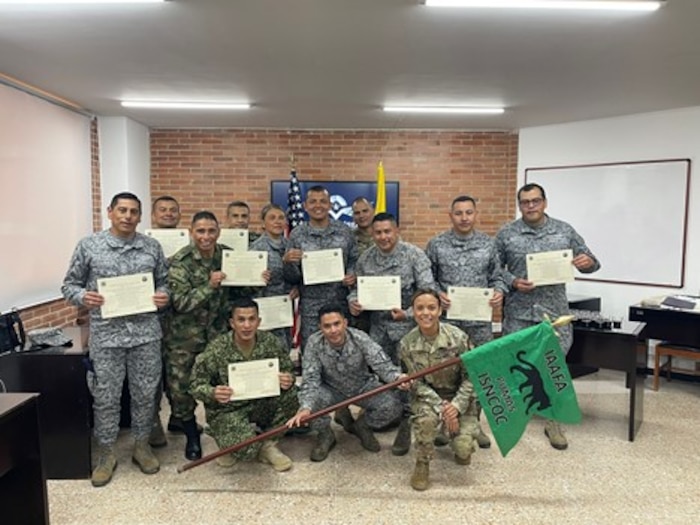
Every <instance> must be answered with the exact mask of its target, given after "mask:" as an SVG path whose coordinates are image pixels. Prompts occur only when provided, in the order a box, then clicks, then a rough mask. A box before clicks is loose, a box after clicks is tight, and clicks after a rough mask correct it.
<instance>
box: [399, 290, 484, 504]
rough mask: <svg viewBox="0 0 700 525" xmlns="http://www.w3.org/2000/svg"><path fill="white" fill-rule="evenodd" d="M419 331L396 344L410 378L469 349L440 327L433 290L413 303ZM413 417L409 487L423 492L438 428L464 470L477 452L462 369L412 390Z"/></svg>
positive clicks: (459, 336)
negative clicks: (413, 457) (413, 452)
mask: <svg viewBox="0 0 700 525" xmlns="http://www.w3.org/2000/svg"><path fill="white" fill-rule="evenodd" d="M412 306H413V315H414V317H415V319H416V322H417V323H418V326H417V327H416V328H414V329H413V330H411V331H410V332H409V333H408V334H407V335H406V336H404V338H403V339H401V343H400V350H399V353H400V356H401V362H402V363H403V365H404V366H405V368H406V370H407V371H408V372H409V373H414V372H417V371H419V370H422V369H424V368H427V367H429V366H433V365H437V364H439V363H441V362H443V361H445V360H446V359H450V358H453V357H456V356H459V355H460V354H462V353H464V352H466V351H468V350H470V349H471V346H472V345H471V343H470V341H469V336H467V334H465V333H464V332H462V331H461V330H460V329H459V328H457V327H455V326H453V325H450V324H447V323H441V322H440V315H441V314H442V308H441V306H440V297H439V296H438V294H437V293H436V292H435V291H434V290H419V291H418V292H416V294H415V296H414V298H413V303H412ZM411 411H412V412H413V416H412V418H411V420H412V423H413V431H414V434H415V438H416V466H415V469H414V471H413V474H412V476H411V486H412V487H413V488H414V489H416V490H425V489H427V488H428V485H429V464H430V460H431V459H432V458H433V454H434V445H433V443H434V440H435V437H436V436H437V433H438V426H440V425H442V426H443V427H444V428H443V430H444V431H445V432H446V433H447V434H448V436H449V437H450V438H451V445H452V450H453V451H454V454H455V462H457V464H458V465H468V464H469V463H470V461H471V455H472V453H473V452H474V450H475V443H476V435H477V432H478V422H477V418H476V414H477V409H476V399H475V397H474V387H473V385H472V383H471V381H470V380H469V378H468V377H467V374H466V372H465V370H464V368H463V367H462V365H461V364H460V365H455V366H452V367H449V368H444V369H442V370H439V371H437V372H434V373H432V374H429V375H427V376H424V377H422V378H420V379H417V380H416V381H415V382H414V383H413V386H412V388H411Z"/></svg>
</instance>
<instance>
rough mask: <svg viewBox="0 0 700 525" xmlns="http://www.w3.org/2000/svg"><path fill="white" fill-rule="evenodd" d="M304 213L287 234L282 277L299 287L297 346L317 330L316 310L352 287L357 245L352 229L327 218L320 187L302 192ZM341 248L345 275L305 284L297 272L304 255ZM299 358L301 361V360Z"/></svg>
mask: <svg viewBox="0 0 700 525" xmlns="http://www.w3.org/2000/svg"><path fill="white" fill-rule="evenodd" d="M304 210H306V213H307V214H308V216H309V222H308V223H304V224H301V225H299V226H297V227H296V228H294V229H293V230H292V232H291V233H290V235H289V249H288V250H287V254H286V258H285V265H284V278H285V280H286V281H288V282H290V283H292V284H295V285H297V286H298V287H299V314H300V317H301V346H302V348H303V347H304V346H306V341H307V340H308V338H309V336H310V335H311V334H312V333H314V332H315V331H316V330H318V310H319V308H321V307H322V306H323V305H325V304H327V303H329V302H344V301H345V297H346V296H347V293H348V287H350V286H354V285H355V262H356V261H357V245H356V244H355V238H354V236H353V233H352V230H351V229H350V228H349V227H348V226H346V225H345V224H343V223H342V222H340V221H337V220H335V219H331V217H330V215H329V214H330V211H331V198H330V194H329V193H328V190H327V189H326V188H324V187H323V186H312V187H311V188H309V189H308V191H307V192H306V200H305V201H304ZM333 248H341V249H342V251H343V264H344V267H345V275H344V276H343V279H342V281H339V282H334V283H323V284H312V285H308V286H307V285H305V284H304V282H303V276H302V272H301V260H302V258H303V256H304V252H312V251H316V250H330V249H333ZM302 359H303V358H302Z"/></svg>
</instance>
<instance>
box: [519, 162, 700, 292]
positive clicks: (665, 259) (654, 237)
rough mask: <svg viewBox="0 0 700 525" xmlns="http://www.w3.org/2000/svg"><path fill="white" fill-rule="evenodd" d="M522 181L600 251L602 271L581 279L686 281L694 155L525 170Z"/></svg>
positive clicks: (674, 284)
mask: <svg viewBox="0 0 700 525" xmlns="http://www.w3.org/2000/svg"><path fill="white" fill-rule="evenodd" d="M525 181H526V183H533V182H534V183H537V184H539V185H541V186H542V187H543V188H544V189H545V192H546V194H547V210H546V213H547V214H548V215H549V216H551V217H553V218H556V219H561V220H564V221H566V222H568V223H569V224H571V226H573V227H574V229H575V230H576V231H578V233H579V234H581V236H582V237H583V238H584V240H585V241H586V244H587V245H588V247H589V248H590V249H591V251H592V252H593V253H594V254H595V255H596V257H598V260H599V261H600V263H601V269H600V270H599V271H597V272H595V273H593V274H586V275H583V274H578V275H577V279H580V280H591V281H606V282H616V283H629V284H639V285H648V286H664V287H671V288H682V287H683V280H684V270H685V245H686V230H687V216H688V189H689V184H690V160H689V159H671V160H658V161H648V162H627V163H613V164H595V165H585V166H565V167H550V168H527V169H526V170H525Z"/></svg>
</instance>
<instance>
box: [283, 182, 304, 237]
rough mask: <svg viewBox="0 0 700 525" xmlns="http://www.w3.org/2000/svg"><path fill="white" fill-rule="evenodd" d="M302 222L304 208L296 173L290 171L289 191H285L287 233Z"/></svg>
mask: <svg viewBox="0 0 700 525" xmlns="http://www.w3.org/2000/svg"><path fill="white" fill-rule="evenodd" d="M302 222H304V206H303V205H302V203H301V186H299V179H297V172H296V170H295V169H292V172H291V173H290V174H289V190H287V227H288V228H289V231H292V230H293V229H294V228H296V227H297V226H299V225H300V224H301V223H302Z"/></svg>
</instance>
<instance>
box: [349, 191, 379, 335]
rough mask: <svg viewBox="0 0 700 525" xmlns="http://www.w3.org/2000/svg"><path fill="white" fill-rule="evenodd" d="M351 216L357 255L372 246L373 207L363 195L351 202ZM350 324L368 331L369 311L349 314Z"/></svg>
mask: <svg viewBox="0 0 700 525" xmlns="http://www.w3.org/2000/svg"><path fill="white" fill-rule="evenodd" d="M352 218H353V221H354V222H355V225H356V226H357V228H355V230H353V233H354V234H355V243H356V244H357V255H358V257H359V256H360V255H362V254H363V253H365V252H366V251H367V249H368V248H371V247H372V246H374V236H373V235H372V219H374V207H373V206H372V204H371V203H370V202H369V201H368V200H367V199H366V198H365V197H358V198H357V199H355V200H354V201H353V202H352ZM350 326H352V327H353V328H359V329H360V330H362V331H364V332H367V333H369V327H370V320H369V312H362V313H361V314H360V315H357V316H355V315H352V316H350Z"/></svg>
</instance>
